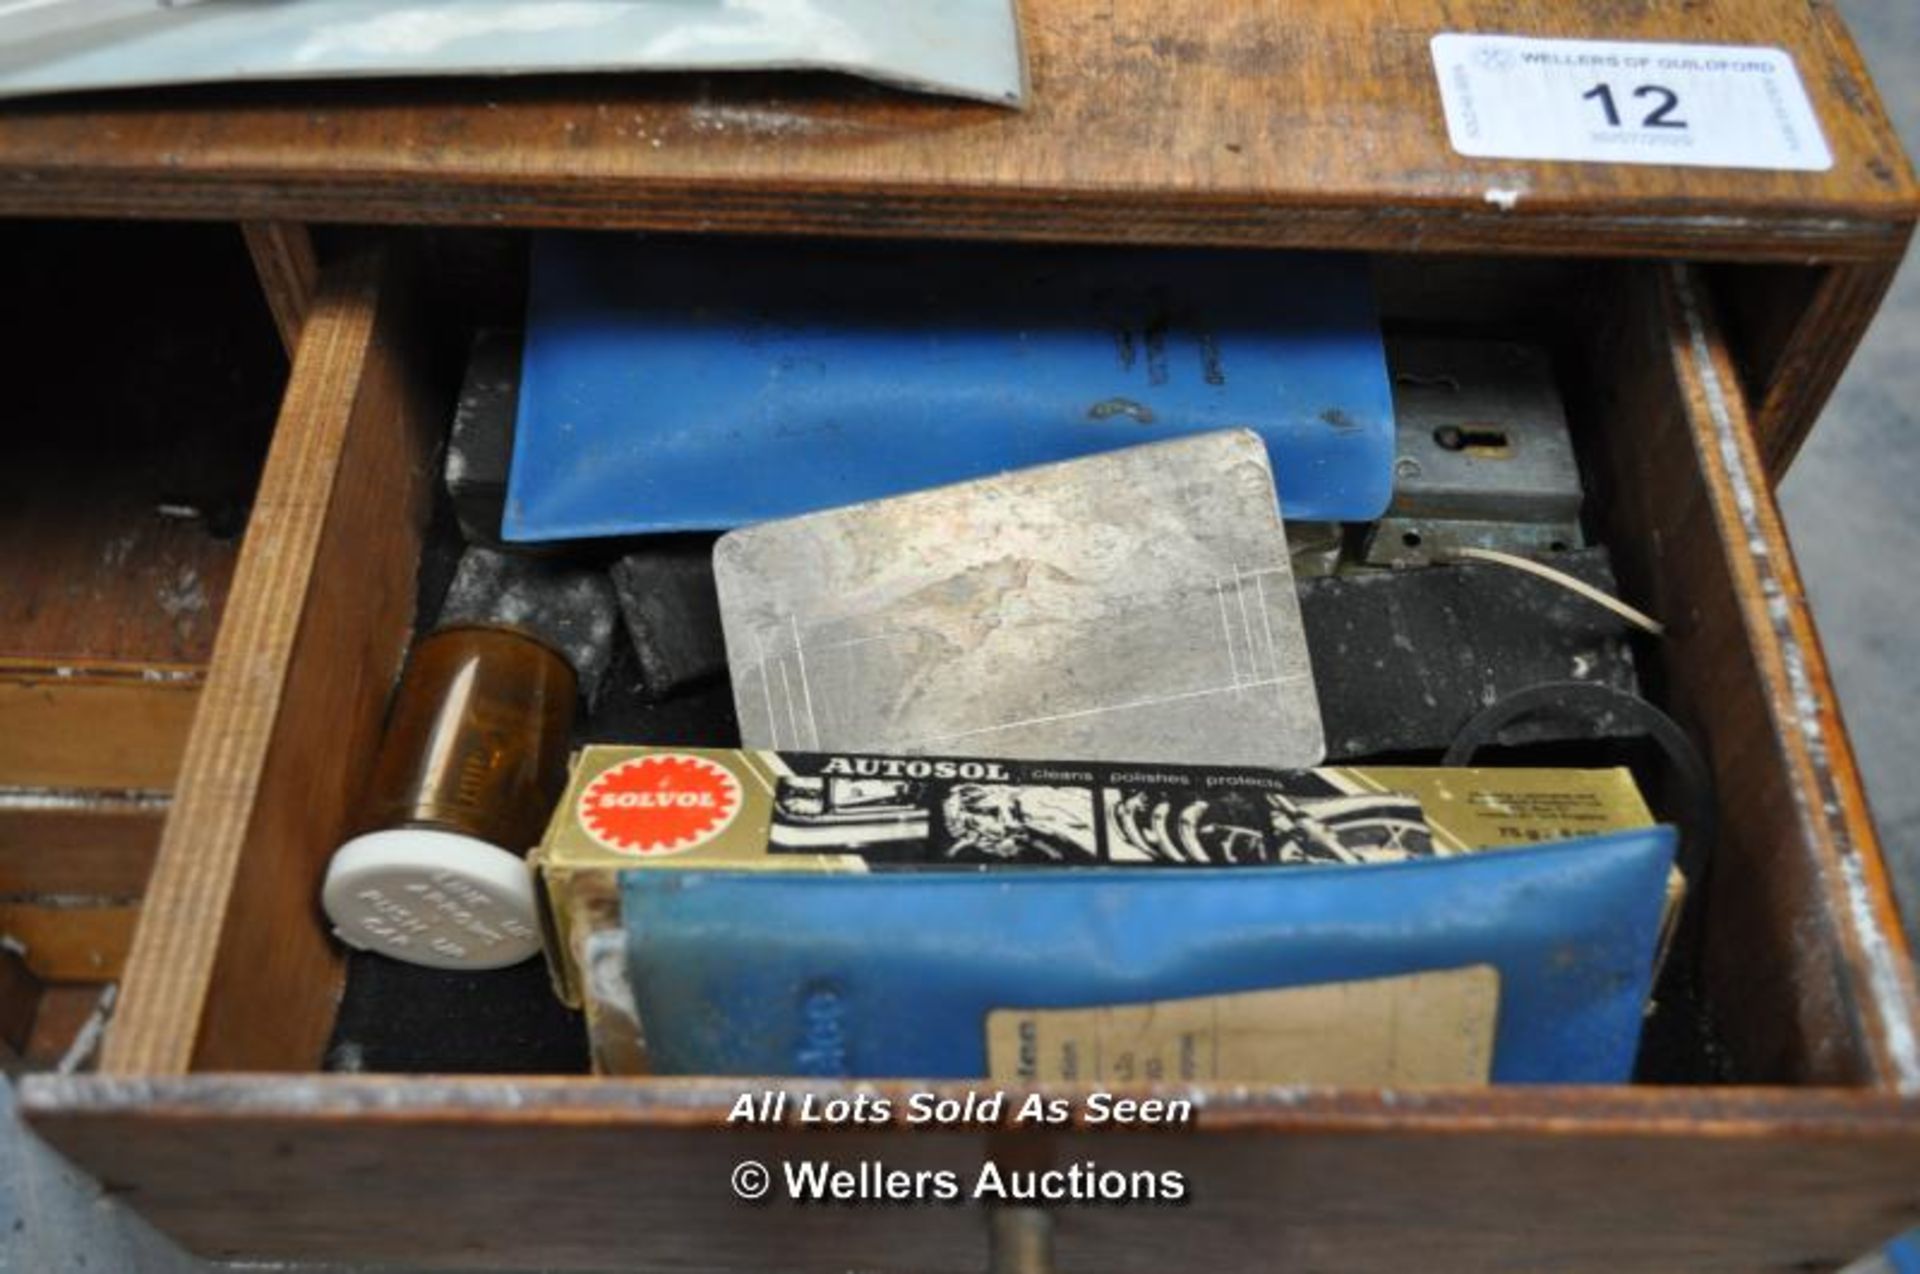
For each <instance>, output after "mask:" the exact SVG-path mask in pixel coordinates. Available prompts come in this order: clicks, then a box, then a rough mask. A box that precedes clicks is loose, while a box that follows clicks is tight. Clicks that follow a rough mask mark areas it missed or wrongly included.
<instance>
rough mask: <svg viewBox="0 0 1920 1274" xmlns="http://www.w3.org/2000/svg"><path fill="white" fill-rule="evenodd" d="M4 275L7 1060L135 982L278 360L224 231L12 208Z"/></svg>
mask: <svg viewBox="0 0 1920 1274" xmlns="http://www.w3.org/2000/svg"><path fill="white" fill-rule="evenodd" d="M0 272H4V275H5V277H6V279H7V280H8V299H9V307H10V309H12V310H13V311H14V313H15V315H16V318H17V319H19V320H21V321H20V322H19V325H18V326H17V327H16V328H15V329H14V330H13V331H12V332H11V334H10V335H9V336H8V339H7V341H6V342H5V347H4V350H0V379H3V380H4V383H5V384H6V385H7V423H8V426H9V429H8V432H7V444H6V445H7V458H6V461H5V463H4V464H0V947H4V950H0V1055H5V1056H6V1057H7V1060H8V1062H9V1064H10V1065H25V1066H36V1065H50V1064H53V1063H55V1062H56V1061H59V1060H61V1059H62V1058H63V1057H70V1058H71V1059H72V1060H76V1061H77V1060H78V1059H79V1057H80V1056H81V1054H82V1053H84V1052H85V1049H86V1046H85V1044H84V1043H83V1044H82V1045H81V1047H80V1049H79V1051H71V1049H72V1044H73V1041H74V1039H75V1036H76V1032H77V1031H78V1030H79V1028H80V1027H81V1026H82V1025H83V1024H84V1022H85V1021H86V1020H87V1018H88V1015H89V1014H90V1013H91V1012H92V1011H93V1008H94V1005H95V1004H96V1002H97V1001H98V1000H99V999H100V998H101V996H102V994H103V988H104V987H106V986H108V985H110V984H111V983H113V982H114V981H115V980H116V979H117V978H118V977H119V976H120V971H121V964H122V961H123V960H124V958H125V956H126V952H127V947H128V944H129V943H130V942H131V939H132V935H133V929H134V922H135V916H136V914H137V905H138V902H139V899H140V896H141V894H142V893H143V892H144V890H145V888H146V881H147V875H148V872H149V870H150V869H151V867H152V864H153V860H154V854H155V851H156V849H157V847H158V844H159V840H160V834H161V824H162V820H163V819H164V817H165V813H166V808H167V802H168V797H169V794H170V791H171V789H172V787H173V781H174V774H175V771H176V770H177V769H178V768H179V765H180V759H181V755H182V753H183V751H184V750H185V747H186V741H187V733H188V729H189V727H190V725H191V723H192V720H193V711H194V705H195V704H196V702H197V701H198V698H199V694H200V689H201V686H202V684H203V682H204V681H205V678H206V674H207V664H208V661H209V659H210V658H211V655H212V652H213V643H214V637H215V634H216V633H217V631H218V629H219V622H220V615H221V611H222V608H223V607H224V605H225V602H226V598H227V590H228V585H229V583H230V581H231V579H232V576H233V572H234V567H235V564H236V562H237V559H238V557H239V554H240V539H241V532H242V530H243V529H244V528H245V525H246V518H247V507H248V504H249V502H250V501H251V499H252V496H253V485H254V483H255V482H256V481H257V480H258V478H259V474H260V468H261V464H262V461H263V459H264V457H265V454H266V449H267V442H268V439H269V437H270V435H271V432H272V426H273V420H274V412H275V406H276V403H277V402H278V400H279V396H280V393H281V389H282V385H283V382H284V379H285V375H286V363H285V360H284V358H283V356H282V354H281V352H280V350H279V348H278V347H277V343H276V341H275V337H274V334H273V329H272V327H271V325H270V324H269V322H268V315H267V308H266V306H265V305H264V304H263V303H262V301H261V298H260V292H259V288H258V285H257V283H256V282H255V280H254V278H253V275H252V271H251V270H250V269H249V267H248V264H247V254H246V252H245V250H244V248H243V246H242V243H241V238H240V236H239V235H238V234H237V233H235V232H234V230H233V229H232V228H231V227H229V226H218V225H212V226H178V227H167V226H158V225H145V226H138V227H128V228H112V227H102V226H88V225H83V224H76V223H50V222H49V223H25V224H15V225H10V226H9V227H8V228H7V233H6V235H5V237H4V239H3V240H0ZM133 280H137V283H135V282H132V281H133ZM88 1038H91V1037H90V1036H89V1037H88Z"/></svg>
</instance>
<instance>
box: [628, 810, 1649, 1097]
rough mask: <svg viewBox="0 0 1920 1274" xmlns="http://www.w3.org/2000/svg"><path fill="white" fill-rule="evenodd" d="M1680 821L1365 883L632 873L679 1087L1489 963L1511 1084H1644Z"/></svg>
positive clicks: (1367, 875)
mask: <svg viewBox="0 0 1920 1274" xmlns="http://www.w3.org/2000/svg"><path fill="white" fill-rule="evenodd" d="M1674 844H1675V838H1674V835H1673V833H1672V831H1671V830H1670V829H1668V828H1664V827H1660V828H1649V829H1646V830H1644V831H1635V832H1625V833H1616V834H1613V835H1609V836H1599V837H1591V838H1585V839H1580V840H1572V841H1564V842H1559V843H1555V844H1551V845H1545V846H1539V847H1534V848H1526V849H1513V850H1498V851H1489V852H1481V853H1475V854H1471V855H1462V856H1458V857H1452V858H1445V859H1427V860H1422V861H1417V862H1409V863H1400V864H1391V865H1373V866H1361V867H1276V868H1237V869H1234V870H1231V871H1216V870H1207V869H1194V870H1184V869H1181V870H1164V871H1126V870H1114V869H1099V868H1093V869H1081V870H1065V871H1056V870H1046V869H1040V870H1036V869H1027V870H1023V871H1021V872H1019V873H1017V874H1014V873H995V872H983V873H958V872H923V873H922V872H901V873H890V874H875V875H836V876H823V875H808V876H802V875H779V874H771V873H765V872H761V873H753V874H747V873H727V872H712V871H631V872H628V873H626V874H625V875H624V877H623V878H622V880H621V897H622V906H623V920H624V923H625V926H626V929H627V934H628V950H629V961H630V968H629V973H630V975H631V978H632V985H633V990H634V995H635V1001H636V1004H637V1007H638V1009H639V1013H640V1019H641V1022H642V1023H643V1025H644V1029H645V1032H646V1036H647V1041H648V1047H649V1049H650V1052H651V1054H652V1059H653V1064H654V1066H655V1067H656V1069H657V1070H659V1071H660V1072H661V1073H664V1074H710V1075H841V1076H852V1077H868V1078H877V1077H914V1078H922V1077H924V1078H939V1077H946V1078H971V1077H983V1076H985V1075H986V1073H987V1059H986V1045H985V1035H986V1018H987V1015H988V1014H989V1013H991V1012H993V1011H994V1010H996V1009H1005V1008H1029V1009H1045V1008H1084V1007H1092V1006H1103V1005H1120V1004H1138V1003H1145V1002H1150V1001H1159V1000H1167V999H1177V998H1185V997H1191V996H1200V995H1214V994H1224V993H1230V992H1238V991H1253V990H1263V989H1271V988H1279V987H1291V986H1306V985H1313V984H1320V983H1330V982H1345V981H1353V980H1360V979H1368V978H1379V977H1388V976H1393V975H1399V974H1407V973H1417V972H1423V971H1431V970H1443V969H1456V968H1461V967H1464V966H1470V965H1481V964H1485V965H1491V966H1493V967H1494V968H1496V969H1497V970H1498V972H1499V977H1500V1003H1499V1011H1498V1024H1497V1027H1496V1033H1495V1039H1494V1056H1493V1073H1492V1078H1493V1079H1494V1080H1496V1081H1505V1082H1533V1083H1596V1084H1613V1083H1622V1082H1625V1081H1626V1080H1627V1079H1628V1078H1629V1077H1630V1076H1631V1074H1632V1069H1633V1062H1634V1055H1635V1051H1636V1049H1637V1046H1638V1041H1639V1038H1640V1024H1641V1018H1642V1013H1643V1010H1644V1008H1645V1006H1646V1003H1647V997H1648V993H1649V983H1650V980H1651V976H1652V966H1653V958H1654V949H1655V943H1656V940H1657V937H1658V933H1659V929H1660V920H1661V915H1662V910H1663V907H1664V904H1665V896H1666V884H1667V876H1668V868H1669V867H1670V865H1671V864H1672V862H1673V854H1674Z"/></svg>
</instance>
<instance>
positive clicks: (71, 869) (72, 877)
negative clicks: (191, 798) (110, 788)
mask: <svg viewBox="0 0 1920 1274" xmlns="http://www.w3.org/2000/svg"><path fill="white" fill-rule="evenodd" d="M184 742H185V740H184V736H183V738H182V744H183V746H184ZM176 757H177V754H176ZM167 806H168V800H167V797H166V795H165V794H163V793H159V792H99V791H86V790H81V791H49V790H46V789H38V790H21V789H17V788H15V789H7V788H0V896H6V897H16V898H17V897H20V896H22V895H30V894H66V895H76V896H83V897H95V898H138V897H139V896H140V895H141V894H142V893H144V892H145V891H146V887H147V874H148V873H149V872H150V871H152V870H153V857H154V854H155V852H156V851H157V850H158V849H159V845H160V826H161V824H162V823H163V822H164V821H165V819H166V816H167Z"/></svg>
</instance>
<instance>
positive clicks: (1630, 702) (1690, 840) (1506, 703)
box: [1441, 681, 1719, 896]
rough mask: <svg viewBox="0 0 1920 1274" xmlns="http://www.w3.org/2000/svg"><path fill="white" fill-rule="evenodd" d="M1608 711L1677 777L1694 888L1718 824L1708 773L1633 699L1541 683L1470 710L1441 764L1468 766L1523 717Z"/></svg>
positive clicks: (1682, 860) (1659, 717) (1683, 742)
mask: <svg viewBox="0 0 1920 1274" xmlns="http://www.w3.org/2000/svg"><path fill="white" fill-rule="evenodd" d="M1602 713H1614V714H1616V715H1620V716H1625V717H1627V718H1629V719H1630V720H1631V721H1633V722H1634V723H1635V724H1637V725H1640V726H1643V727H1645V729H1646V732H1647V735H1648V737H1650V738H1651V739H1652V740H1653V741H1654V742H1655V743H1656V744H1658V745H1659V747H1660V750H1661V751H1662V752H1663V753H1665V754H1666V757H1667V760H1668V761H1669V762H1671V763H1672V765H1673V768H1674V770H1675V772H1676V773H1677V774H1678V775H1679V777H1680V785H1681V788H1682V791H1681V792H1680V794H1679V798H1678V799H1679V804H1680V807H1681V811H1680V812H1681V817H1680V819H1679V823H1680V853H1679V856H1678V859H1677V861H1678V863H1679V867H1680V872H1681V874H1682V875H1684V876H1685V877H1686V878H1687V892H1688V894H1689V896H1692V895H1693V894H1694V893H1695V892H1696V891H1697V890H1698V888H1699V885H1700V882H1701V880H1702V879H1703V876H1704V873H1705V872H1706V869H1707V861H1708V858H1709V856H1710V854H1711V852H1712V847H1713V842H1714V836H1715V835H1716V832H1717V825H1718V823H1719V809H1718V807H1717V805H1716V804H1715V802H1714V798H1713V771H1711V770H1710V769H1708V768H1707V762H1706V758H1704V757H1702V756H1701V755H1700V749H1699V748H1696V747H1695V746H1694V745H1693V740H1692V739H1690V738H1688V737H1687V732H1686V731H1685V730H1683V729H1681V728H1680V723H1679V722H1677V721H1675V720H1674V719H1673V718H1672V717H1670V716H1668V715H1667V714H1666V713H1664V712H1662V711H1660V709H1658V708H1656V707H1654V706H1653V705H1652V704H1650V703H1648V702H1647V701H1646V700H1645V699H1642V698H1640V697H1639V696H1638V695H1631V694H1628V693H1627V692H1626V691H1624V690H1616V689H1614V688H1613V687H1612V686H1604V685H1600V684H1598V683H1596V682H1591V681H1546V682H1542V683H1541V684H1539V685H1537V686H1528V687H1527V688H1526V689H1525V690H1516V691H1515V692H1514V693H1512V694H1510V695H1508V696H1506V697H1505V698H1504V699H1500V700H1497V701H1495V702H1494V703H1492V704H1489V705H1488V706H1487V707H1485V708H1482V709H1481V710H1480V711H1479V712H1476V713H1475V714H1474V715H1473V716H1472V717H1471V718H1470V719H1469V720H1468V721H1467V723H1466V724H1465V725H1463V726H1461V727H1460V731H1459V733H1457V734H1455V735H1454V737H1453V742H1452V743H1451V744H1449V745H1448V746H1447V752H1446V756H1445V757H1443V758H1442V759H1441V764H1443V765H1454V766H1461V765H1470V764H1472V763H1473V758H1474V756H1475V755H1476V754H1478V753H1479V751H1480V749H1481V748H1484V747H1486V746H1487V745H1488V744H1491V743H1496V742H1498V741H1499V735H1500V732H1501V731H1502V730H1504V729H1506V728H1507V727H1508V726H1509V725H1512V724H1513V723H1514V722H1516V721H1520V720H1523V719H1525V718H1527V717H1537V716H1557V717H1561V718H1566V719H1570V720H1576V721H1577V720H1581V719H1582V718H1585V717H1592V716H1599V715H1601V714H1602Z"/></svg>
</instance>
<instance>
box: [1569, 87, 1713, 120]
mask: <svg viewBox="0 0 1920 1274" xmlns="http://www.w3.org/2000/svg"><path fill="white" fill-rule="evenodd" d="M1633 96H1634V97H1635V98H1636V99H1638V100H1640V101H1643V102H1651V103H1652V106H1651V107H1650V108H1649V109H1648V111H1647V113H1646V117H1645V118H1644V119H1642V120H1641V121H1640V127H1642V128H1685V127H1686V126H1687V121H1685V120H1684V119H1681V118H1680V117H1679V116H1678V115H1676V114H1675V113H1674V112H1676V111H1678V110H1679V109H1680V95H1679V94H1678V93H1676V92H1674V91H1673V90H1672V89H1670V88H1667V87H1665V86H1663V85H1660V84H1642V85H1640V86H1639V87H1638V88H1636V89H1634V90H1633ZM1580 97H1581V100H1582V101H1587V102H1598V103H1600V109H1601V110H1602V111H1604V112H1606V116H1607V126H1608V127H1609V128H1622V127H1624V126H1625V125H1624V124H1623V123H1622V121H1621V119H1620V108H1619V107H1618V106H1617V105H1615V104H1614V100H1613V85H1611V84H1608V83H1605V82H1604V81H1603V82H1601V83H1599V84H1596V85H1594V86H1593V87H1592V88H1590V89H1588V90H1587V91H1586V92H1585V93H1582V94H1581V95H1580Z"/></svg>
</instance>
